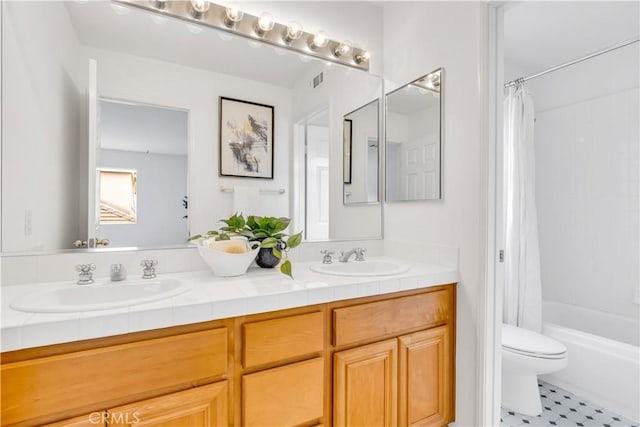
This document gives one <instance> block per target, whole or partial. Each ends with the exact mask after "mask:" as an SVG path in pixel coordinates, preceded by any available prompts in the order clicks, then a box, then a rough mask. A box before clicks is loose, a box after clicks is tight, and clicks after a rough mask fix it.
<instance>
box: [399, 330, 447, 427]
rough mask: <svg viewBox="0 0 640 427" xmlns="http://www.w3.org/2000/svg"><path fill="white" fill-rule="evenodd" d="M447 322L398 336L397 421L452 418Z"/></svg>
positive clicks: (404, 423)
mask: <svg viewBox="0 0 640 427" xmlns="http://www.w3.org/2000/svg"><path fill="white" fill-rule="evenodd" d="M449 330H450V328H449V326H440V327H437V328H433V329H427V330H426V331H420V332H416V333H413V334H409V335H405V336H402V337H400V338H399V340H398V341H399V348H398V359H399V360H398V365H399V375H398V385H399V391H398V403H399V405H398V425H399V426H433V427H436V426H438V427H439V426H442V425H445V424H446V423H448V422H450V421H451V420H452V419H453V414H452V412H451V410H452V407H451V403H452V399H453V396H452V394H451V393H452V390H453V380H454V377H453V369H452V359H451V357H452V354H451V342H450V337H449V335H450V334H449Z"/></svg>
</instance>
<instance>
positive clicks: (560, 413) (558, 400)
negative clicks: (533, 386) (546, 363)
mask: <svg viewBox="0 0 640 427" xmlns="http://www.w3.org/2000/svg"><path fill="white" fill-rule="evenodd" d="M538 387H540V396H541V397H542V414H540V415H538V416H537V417H528V416H526V415H522V414H518V413H515V412H511V411H507V410H506V409H502V415H501V416H500V425H501V427H516V426H529V427H542V426H545V427H546V426H560V427H565V426H567V427H568V426H571V427H596V426H597V427H638V424H637V423H633V422H632V421H630V420H628V419H626V418H624V417H621V416H620V415H616V414H614V413H612V412H609V411H607V410H606V409H604V408H600V407H599V406H596V405H593V404H592V403H590V402H587V401H586V400H584V399H582V398H581V397H579V396H576V395H575V394H572V393H569V392H568V391H566V390H563V389H561V388H558V387H556V386H554V385H552V384H549V383H545V382H543V381H540V382H539V383H538Z"/></svg>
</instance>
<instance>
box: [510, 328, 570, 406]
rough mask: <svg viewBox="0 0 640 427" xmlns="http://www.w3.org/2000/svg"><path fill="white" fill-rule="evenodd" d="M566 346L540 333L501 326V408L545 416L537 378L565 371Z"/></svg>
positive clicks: (567, 359)
mask: <svg viewBox="0 0 640 427" xmlns="http://www.w3.org/2000/svg"><path fill="white" fill-rule="evenodd" d="M568 361H569V358H568V355H567V348H566V347H565V346H564V344H562V343H560V342H558V341H556V340H554V339H551V338H549V337H545V336H544V335H542V334H539V333H537V332H533V331H530V330H528V329H524V328H519V327H516V326H512V325H507V324H503V325H502V407H503V408H505V409H508V410H510V411H514V412H518V413H520V414H524V415H529V416H537V415H540V413H542V404H541V401H540V393H539V391H538V375H541V374H549V373H551V372H556V371H559V370H561V369H564V368H565V367H566V366H567V363H568Z"/></svg>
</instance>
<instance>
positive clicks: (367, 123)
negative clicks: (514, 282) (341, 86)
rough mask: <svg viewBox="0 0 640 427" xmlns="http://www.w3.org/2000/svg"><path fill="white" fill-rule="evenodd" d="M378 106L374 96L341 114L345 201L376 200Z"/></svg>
mask: <svg viewBox="0 0 640 427" xmlns="http://www.w3.org/2000/svg"><path fill="white" fill-rule="evenodd" d="M379 109H380V100H379V99H375V100H374V101H371V102H370V103H368V104H366V105H363V106H362V107H359V108H358V109H356V110H355V111H352V112H350V113H349V114H347V115H345V116H344V119H343V124H342V130H343V140H342V142H343V161H344V163H343V178H344V204H345V205H351V204H360V203H377V202H379V201H380V197H379V194H380V191H379V185H378V183H379V180H380V174H379V167H378V166H379V163H380V154H379V144H378V141H379V138H378V129H379V122H378V115H379Z"/></svg>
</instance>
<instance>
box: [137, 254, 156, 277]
mask: <svg viewBox="0 0 640 427" xmlns="http://www.w3.org/2000/svg"><path fill="white" fill-rule="evenodd" d="M156 265H158V260H157V259H143V260H142V261H141V262H140V267H143V268H142V278H143V279H154V278H155V277H156Z"/></svg>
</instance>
